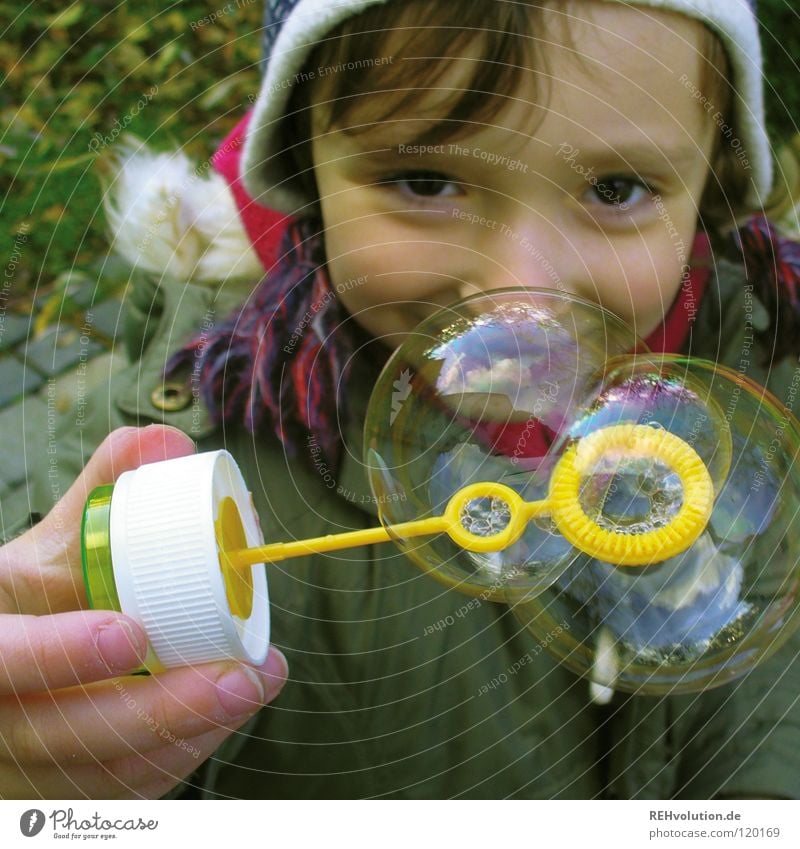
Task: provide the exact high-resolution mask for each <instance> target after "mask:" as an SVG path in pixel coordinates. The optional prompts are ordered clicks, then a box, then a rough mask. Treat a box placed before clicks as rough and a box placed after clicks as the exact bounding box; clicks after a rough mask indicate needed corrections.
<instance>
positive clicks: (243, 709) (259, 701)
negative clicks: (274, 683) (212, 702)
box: [217, 666, 264, 719]
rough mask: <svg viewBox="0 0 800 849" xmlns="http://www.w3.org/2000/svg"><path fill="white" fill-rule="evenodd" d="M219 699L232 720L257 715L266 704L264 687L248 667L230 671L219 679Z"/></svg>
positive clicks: (238, 667) (239, 667)
mask: <svg viewBox="0 0 800 849" xmlns="http://www.w3.org/2000/svg"><path fill="white" fill-rule="evenodd" d="M217 698H218V699H219V703H220V705H221V706H222V709H223V710H224V711H225V714H226V715H227V716H228V717H229V718H230V719H236V718H238V717H240V716H247V715H248V714H251V713H255V712H256V711H257V710H258V709H259V708H260V707H261V706H262V705H263V704H264V687H263V685H262V684H261V680H260V679H259V677H258V675H257V674H256V673H255V672H254V671H253V670H252V669H250V668H248V667H247V666H237V667H235V668H234V669H230V670H228V671H227V672H223V674H222V675H221V676H220V677H219V678H218V679H217Z"/></svg>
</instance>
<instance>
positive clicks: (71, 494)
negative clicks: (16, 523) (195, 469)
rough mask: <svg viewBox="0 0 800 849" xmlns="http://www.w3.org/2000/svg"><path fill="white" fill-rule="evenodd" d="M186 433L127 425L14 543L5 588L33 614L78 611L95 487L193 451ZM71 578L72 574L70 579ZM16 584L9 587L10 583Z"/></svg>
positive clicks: (7, 555)
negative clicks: (84, 525) (84, 531)
mask: <svg viewBox="0 0 800 849" xmlns="http://www.w3.org/2000/svg"><path fill="white" fill-rule="evenodd" d="M194 451H195V445H194V442H192V440H191V439H190V438H189V437H188V436H186V434H184V433H182V432H181V431H179V430H177V429H176V428H172V427H165V426H164V425H150V426H149V427H146V428H135V427H124V428H119V429H118V430H115V431H113V432H112V433H110V434H109V435H108V436H107V437H106V438H105V440H103V442H102V443H101V444H100V446H99V447H98V448H97V450H96V451H95V452H94V454H93V455H92V458H91V459H90V460H89V462H88V463H87V464H86V468H84V470H83V471H82V472H81V474H80V475H79V476H78V478H77V480H76V481H75V483H73V484H72V486H71V487H70V488H69V490H67V492H66V494H65V495H64V497H63V498H62V499H61V500H60V501H59V502H58V503H57V504H56V505H55V506H54V507H53V509H52V510H51V511H50V512H49V513H48V514H47V516H45V518H44V519H42V521H41V522H39V524H38V525H36V526H35V527H34V528H31V530H29V531H27V532H26V533H24V534H23V535H22V536H20V537H17V539H15V540H13V541H12V542H10V543H8V544H7V545H6V546H5V547H4V549H3V557H2V559H0V590H2V589H5V590H6V592H7V593H8V592H11V593H12V594H13V596H14V598H15V599H16V606H17V607H18V608H19V609H21V610H23V609H24V611H25V612H28V613H48V612H49V613H52V612H53V611H56V610H72V609H74V608H75V606H76V604H77V605H79V606H80V605H81V597H82V595H83V590H82V586H83V581H82V579H80V578H79V577H78V576H79V574H80V571H81V555H80V536H81V520H82V517H83V508H84V505H85V503H86V499H87V498H88V497H89V495H90V493H91V492H92V490H93V489H94V488H95V487H97V486H101V485H103V484H108V483H113V482H114V481H115V480H116V479H117V478H118V477H119V476H120V475H121V474H122V473H123V472H126V471H129V470H131V469H136V468H138V467H139V466H141V465H143V464H145V463H155V462H158V461H159V460H168V459H172V458H173V457H183V456H186V455H188V454H193V453H194ZM70 576H71V577H70ZM9 582H10V583H13V584H14V586H13V589H12V590H9V588H8V586H7V585H8V584H9Z"/></svg>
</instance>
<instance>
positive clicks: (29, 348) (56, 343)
mask: <svg viewBox="0 0 800 849" xmlns="http://www.w3.org/2000/svg"><path fill="white" fill-rule="evenodd" d="M104 350H105V348H104V347H103V345H102V344H101V343H100V342H98V341H97V340H96V339H93V338H92V337H91V336H90V335H88V334H86V333H82V332H81V330H80V329H79V328H77V327H71V326H61V327H53V328H51V329H49V330H47V331H46V332H45V333H44V334H43V335H42V336H41V337H39V338H38V339H36V340H35V341H33V342H30V343H28V344H27V345H26V346H25V348H24V353H23V352H21V351H20V350H19V349H18V351H17V355H18V356H19V355H20V354H23V355H24V357H25V359H26V362H27V363H28V365H29V366H33V367H34V368H35V369H36V370H37V371H39V372H41V373H42V374H43V375H45V376H47V377H53V376H55V375H57V374H61V373H62V372H64V371H66V370H67V369H69V368H74V367H77V366H78V365H80V364H81V363H86V362H88V361H89V360H91V359H93V358H94V357H96V356H97V355H98V354H101V353H102V352H103V351H104Z"/></svg>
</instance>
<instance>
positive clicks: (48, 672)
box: [0, 611, 147, 696]
mask: <svg viewBox="0 0 800 849" xmlns="http://www.w3.org/2000/svg"><path fill="white" fill-rule="evenodd" d="M146 653H147V640H146V638H145V635H144V632H143V631H142V629H141V628H140V627H139V625H138V624H137V623H136V622H135V621H134V620H133V619H129V618H127V617H125V616H121V615H111V614H109V613H107V612H105V611H96V612H95V611H75V612H72V613H57V614H55V615H53V616H18V615H16V614H0V696H2V695H6V694H10V693H15V694H17V695H22V694H26V693H36V692H41V691H42V690H58V689H61V688H63V687H72V686H73V685H75V684H89V683H91V682H93V681H100V680H103V679H105V678H110V677H112V676H114V675H120V674H122V673H125V672H130V671H131V670H133V669H136V668H137V667H139V666H141V664H142V662H143V661H144V658H145V655H146Z"/></svg>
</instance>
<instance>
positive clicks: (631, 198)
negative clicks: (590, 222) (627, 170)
mask: <svg viewBox="0 0 800 849" xmlns="http://www.w3.org/2000/svg"><path fill="white" fill-rule="evenodd" d="M649 193H652V192H651V189H650V187H649V186H647V185H646V184H645V183H643V182H642V181H641V180H639V179H636V178H633V177H624V176H619V177H618V176H613V175H612V176H609V177H603V178H601V179H598V180H593V181H592V187H591V198H592V200H593V201H595V202H597V203H601V204H604V205H606V206H610V207H617V208H619V209H627V208H629V207H631V206H634V205H635V204H636V203H638V202H639V201H641V200H642V197H643V195H644V194H649Z"/></svg>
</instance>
